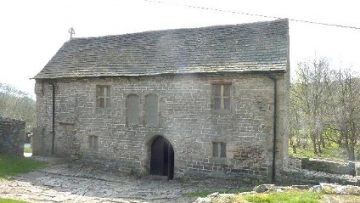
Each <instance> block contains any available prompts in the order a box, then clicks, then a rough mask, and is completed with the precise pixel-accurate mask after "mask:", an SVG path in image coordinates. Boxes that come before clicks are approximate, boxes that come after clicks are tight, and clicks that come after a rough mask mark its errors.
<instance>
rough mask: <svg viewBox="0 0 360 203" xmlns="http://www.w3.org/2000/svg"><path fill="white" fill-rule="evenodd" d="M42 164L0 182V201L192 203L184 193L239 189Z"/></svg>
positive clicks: (230, 185)
mask: <svg viewBox="0 0 360 203" xmlns="http://www.w3.org/2000/svg"><path fill="white" fill-rule="evenodd" d="M38 159H39V158H38ZM40 159H44V158H40ZM46 161H48V163H49V166H48V167H47V168H45V169H41V170H36V171H33V172H30V173H27V174H22V175H19V176H15V177H11V178H10V179H9V180H1V181H0V197H2V198H14V199H21V200H26V201H30V202H122V203H125V202H126V203H127V202H134V203H135V202H193V201H194V200H195V199H196V198H194V197H188V195H186V194H187V193H190V192H196V191H219V190H222V191H229V192H231V190H235V189H236V188H238V187H240V186H241V185H237V183H234V182H233V183H229V182H226V181H223V182H221V183H219V182H214V181H213V180H186V181H184V180H170V181H167V180H161V179H154V178H149V177H143V178H136V177H134V176H128V175H125V174H114V173H110V172H108V171H102V170H100V169H96V168H93V167H90V166H88V165H83V164H79V163H75V164H74V163H71V164H69V163H66V162H64V161H63V160H61V159H49V158H47V159H46Z"/></svg>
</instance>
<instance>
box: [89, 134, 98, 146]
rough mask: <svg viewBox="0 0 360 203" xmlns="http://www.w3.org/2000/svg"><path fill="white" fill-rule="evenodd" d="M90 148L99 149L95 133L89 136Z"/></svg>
mask: <svg viewBox="0 0 360 203" xmlns="http://www.w3.org/2000/svg"><path fill="white" fill-rule="evenodd" d="M89 149H93V150H97V149H98V137H97V136H95V135H90V136H89Z"/></svg>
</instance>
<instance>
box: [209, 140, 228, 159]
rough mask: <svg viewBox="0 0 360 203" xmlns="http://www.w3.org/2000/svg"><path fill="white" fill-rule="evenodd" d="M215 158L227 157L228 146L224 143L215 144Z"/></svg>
mask: <svg viewBox="0 0 360 203" xmlns="http://www.w3.org/2000/svg"><path fill="white" fill-rule="evenodd" d="M212 144H213V157H222V158H223V157H226V144H225V143H224V142H213V143H212Z"/></svg>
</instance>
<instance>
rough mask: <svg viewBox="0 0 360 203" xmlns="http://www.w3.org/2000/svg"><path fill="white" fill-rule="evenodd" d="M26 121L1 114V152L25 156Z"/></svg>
mask: <svg viewBox="0 0 360 203" xmlns="http://www.w3.org/2000/svg"><path fill="white" fill-rule="evenodd" d="M24 141H25V122H24V121H20V120H15V119H9V118H3V117H1V116H0V153H6V154H11V155H17V156H23V154H24Z"/></svg>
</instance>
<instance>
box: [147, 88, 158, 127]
mask: <svg viewBox="0 0 360 203" xmlns="http://www.w3.org/2000/svg"><path fill="white" fill-rule="evenodd" d="M144 110H145V115H144V116H145V124H146V125H147V126H157V125H158V120H159V118H158V117H159V116H158V96H157V95H156V94H148V95H146V96H145V109H144Z"/></svg>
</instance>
